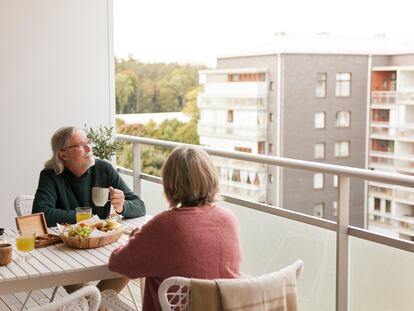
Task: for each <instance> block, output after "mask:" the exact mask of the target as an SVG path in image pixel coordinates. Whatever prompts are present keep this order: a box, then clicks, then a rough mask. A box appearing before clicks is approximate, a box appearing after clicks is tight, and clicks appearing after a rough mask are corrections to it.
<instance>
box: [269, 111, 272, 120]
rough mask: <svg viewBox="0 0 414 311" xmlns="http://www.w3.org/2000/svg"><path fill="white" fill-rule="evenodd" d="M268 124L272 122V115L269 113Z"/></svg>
mask: <svg viewBox="0 0 414 311" xmlns="http://www.w3.org/2000/svg"><path fill="white" fill-rule="evenodd" d="M269 122H273V113H272V112H269Z"/></svg>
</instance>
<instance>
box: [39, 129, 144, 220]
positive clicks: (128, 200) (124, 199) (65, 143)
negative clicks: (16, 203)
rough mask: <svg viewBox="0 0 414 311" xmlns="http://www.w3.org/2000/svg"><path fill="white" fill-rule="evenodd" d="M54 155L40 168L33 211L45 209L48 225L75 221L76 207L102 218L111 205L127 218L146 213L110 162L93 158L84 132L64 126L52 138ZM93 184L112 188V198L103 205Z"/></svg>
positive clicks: (106, 214) (142, 203)
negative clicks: (96, 199)
mask: <svg viewBox="0 0 414 311" xmlns="http://www.w3.org/2000/svg"><path fill="white" fill-rule="evenodd" d="M51 143H52V151H53V156H52V158H51V159H50V160H48V161H47V162H46V163H45V169H44V170H42V171H41V173H40V178H39V185H38V188H37V191H36V195H35V199H34V202H33V209H32V213H38V212H43V213H44V214H45V218H46V222H47V225H48V226H49V227H51V226H56V224H57V223H60V224H63V223H76V207H79V206H90V207H92V213H93V214H96V215H98V216H99V217H100V218H101V219H104V218H106V217H108V215H109V213H110V210H111V205H112V206H113V208H114V210H115V212H116V213H118V214H120V215H123V216H124V217H127V218H131V217H139V216H143V215H145V206H144V202H143V201H142V200H141V199H140V198H139V197H138V196H137V195H135V194H134V193H133V192H132V191H131V190H130V189H129V188H128V186H127V185H126V184H125V182H124V181H123V180H122V178H121V177H120V176H119V174H118V173H117V171H116V170H115V169H114V168H113V167H112V165H111V164H110V163H109V162H106V161H102V160H99V159H96V160H95V158H94V157H93V154H92V146H91V143H90V142H89V140H88V138H87V137H86V135H85V133H84V132H83V131H82V130H81V129H79V128H75V127H62V128H60V129H59V130H57V131H56V132H55V134H54V135H53V137H52V141H51ZM92 187H105V188H107V187H109V189H110V196H109V198H110V201H108V203H107V204H105V206H104V207H99V206H95V205H94V203H93V201H92Z"/></svg>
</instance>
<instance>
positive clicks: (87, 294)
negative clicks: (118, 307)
mask: <svg viewBox="0 0 414 311" xmlns="http://www.w3.org/2000/svg"><path fill="white" fill-rule="evenodd" d="M100 302H101V293H100V292H99V290H98V289H97V288H96V287H95V286H90V285H89V286H85V287H82V288H81V289H79V290H77V291H76V292H74V293H72V294H70V295H68V296H66V297H62V298H61V299H59V300H58V301H55V302H52V303H48V304H46V305H43V306H40V307H37V308H34V309H30V310H31V311H97V310H98V308H99V305H100Z"/></svg>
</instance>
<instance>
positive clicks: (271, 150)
mask: <svg viewBox="0 0 414 311" xmlns="http://www.w3.org/2000/svg"><path fill="white" fill-rule="evenodd" d="M272 152H273V144H269V153H272Z"/></svg>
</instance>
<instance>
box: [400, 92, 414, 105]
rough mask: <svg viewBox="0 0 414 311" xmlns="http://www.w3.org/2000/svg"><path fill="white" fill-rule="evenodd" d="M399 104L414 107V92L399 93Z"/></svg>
mask: <svg viewBox="0 0 414 311" xmlns="http://www.w3.org/2000/svg"><path fill="white" fill-rule="evenodd" d="M397 101H398V103H399V104H405V105H414V92H397Z"/></svg>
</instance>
